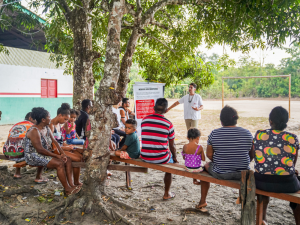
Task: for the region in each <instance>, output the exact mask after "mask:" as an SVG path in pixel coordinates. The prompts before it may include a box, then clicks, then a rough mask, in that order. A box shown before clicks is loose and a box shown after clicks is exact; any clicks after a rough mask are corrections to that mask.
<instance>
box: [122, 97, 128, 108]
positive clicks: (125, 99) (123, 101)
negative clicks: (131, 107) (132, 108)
mask: <svg viewBox="0 0 300 225" xmlns="http://www.w3.org/2000/svg"><path fill="white" fill-rule="evenodd" d="M128 100H129V98H123V99H122V106H123V105H124V104H126V103H127V101H128Z"/></svg>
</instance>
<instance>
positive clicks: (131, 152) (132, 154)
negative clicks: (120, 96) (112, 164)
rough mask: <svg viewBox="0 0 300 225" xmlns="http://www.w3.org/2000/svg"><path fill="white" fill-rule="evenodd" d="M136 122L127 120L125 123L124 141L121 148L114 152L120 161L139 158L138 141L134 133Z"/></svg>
mask: <svg viewBox="0 0 300 225" xmlns="http://www.w3.org/2000/svg"><path fill="white" fill-rule="evenodd" d="M136 126H137V122H136V121H135V120H133V119H129V120H127V121H126V122H125V133H126V140H125V143H124V145H123V147H122V148H121V149H120V150H118V151H116V156H120V158H121V159H137V158H139V157H140V141H139V138H138V136H137V134H136V133H135V131H136Z"/></svg>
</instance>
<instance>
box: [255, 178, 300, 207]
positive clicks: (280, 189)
mask: <svg viewBox="0 0 300 225" xmlns="http://www.w3.org/2000/svg"><path fill="white" fill-rule="evenodd" d="M254 177H255V184H256V188H257V189H259V190H263V191H268V192H275V193H295V192H297V191H299V190H300V182H299V180H298V178H297V176H296V175H295V174H292V175H265V174H260V173H257V172H255V173H254ZM290 206H291V208H292V209H295V208H296V207H297V204H296V203H292V202H291V203H290Z"/></svg>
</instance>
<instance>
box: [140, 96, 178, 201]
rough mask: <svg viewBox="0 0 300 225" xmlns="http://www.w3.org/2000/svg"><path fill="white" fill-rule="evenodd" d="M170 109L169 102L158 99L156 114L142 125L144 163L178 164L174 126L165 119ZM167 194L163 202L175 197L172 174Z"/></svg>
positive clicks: (155, 108)
mask: <svg viewBox="0 0 300 225" xmlns="http://www.w3.org/2000/svg"><path fill="white" fill-rule="evenodd" d="M167 108H168V101H167V99H165V98H159V99H157V101H156V103H155V106H154V111H155V113H154V114H152V115H149V116H146V117H145V118H144V119H143V121H142V124H141V128H142V149H141V158H142V160H143V161H145V162H148V163H155V164H166V163H177V162H178V161H177V159H176V146H175V141H174V140H175V132H174V127H173V124H172V123H171V122H170V121H169V120H168V119H167V118H165V117H164V114H165V112H166V110H167ZM164 182H165V194H164V196H163V200H169V199H172V198H174V197H175V193H172V192H170V187H171V183H172V174H171V173H166V174H165V178H164Z"/></svg>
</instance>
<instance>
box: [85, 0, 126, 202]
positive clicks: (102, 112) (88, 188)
mask: <svg viewBox="0 0 300 225" xmlns="http://www.w3.org/2000/svg"><path fill="white" fill-rule="evenodd" d="M111 7H112V8H111V11H110V16H109V23H108V35H107V46H106V55H105V64H104V76H103V79H102V80H101V82H100V87H99V88H98V90H97V92H96V94H95V101H94V107H93V110H92V112H91V113H90V122H91V130H90V132H89V134H88V136H87V138H88V143H89V144H88V148H87V150H86V151H87V152H88V153H89V159H88V161H87V168H86V171H85V178H84V190H85V193H87V194H88V195H89V196H93V197H92V198H93V199H95V197H96V198H100V196H101V195H100V194H101V192H102V191H103V190H102V187H103V185H102V184H103V182H104V181H105V179H106V170H107V165H108V162H109V156H110V155H109V143H110V137H111V130H112V128H114V127H116V126H117V123H116V122H117V120H116V116H115V114H114V113H113V112H112V105H115V104H117V103H118V102H119V101H120V99H121V98H122V96H121V95H120V94H119V93H118V92H117V91H116V83H117V81H118V78H119V74H120V51H121V49H120V34H121V22H122V17H123V15H124V14H125V12H126V8H125V1H124V0H120V1H114V3H113V4H112V6H111Z"/></svg>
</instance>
